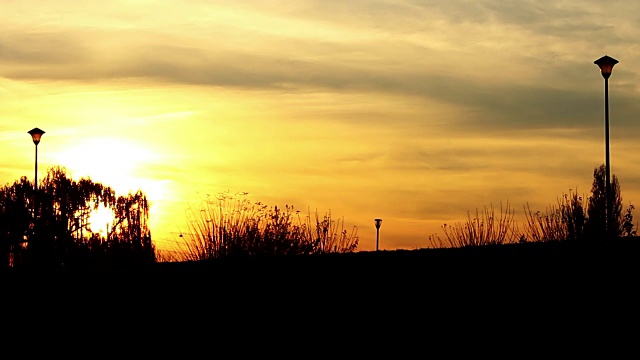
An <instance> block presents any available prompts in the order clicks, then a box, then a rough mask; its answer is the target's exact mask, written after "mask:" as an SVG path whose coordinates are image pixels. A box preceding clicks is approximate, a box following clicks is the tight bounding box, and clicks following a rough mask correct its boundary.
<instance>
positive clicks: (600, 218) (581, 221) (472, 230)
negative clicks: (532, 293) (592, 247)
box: [428, 165, 636, 248]
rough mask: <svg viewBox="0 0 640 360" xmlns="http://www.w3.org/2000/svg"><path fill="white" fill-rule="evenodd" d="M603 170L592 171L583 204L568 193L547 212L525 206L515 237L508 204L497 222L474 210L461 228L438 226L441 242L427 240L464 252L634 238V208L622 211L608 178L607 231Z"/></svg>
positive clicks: (616, 186) (489, 213)
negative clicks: (609, 208) (482, 247)
mask: <svg viewBox="0 0 640 360" xmlns="http://www.w3.org/2000/svg"><path fill="white" fill-rule="evenodd" d="M605 171H606V168H605V165H601V166H600V167H597V168H595V169H594V171H593V184H592V188H591V196H590V197H589V198H588V200H587V201H586V202H585V200H584V197H582V196H579V195H578V194H577V193H574V192H572V191H571V190H570V191H569V193H568V194H563V196H562V197H560V198H559V199H558V204H557V205H556V206H549V207H547V209H546V212H544V213H543V212H541V211H535V212H534V211H532V210H531V208H530V207H529V204H526V205H525V206H524V214H525V220H526V222H525V224H524V230H523V231H522V232H520V231H519V230H518V229H517V226H516V225H515V223H514V222H513V221H512V220H513V215H514V213H513V212H512V211H511V210H510V208H509V205H508V203H507V206H506V208H505V209H503V208H502V204H501V209H500V210H501V211H500V217H499V218H498V217H496V215H495V211H494V209H493V206H491V207H490V208H487V207H485V209H484V211H483V212H482V213H479V211H478V210H477V209H476V214H475V217H473V218H472V217H471V214H470V213H469V212H467V221H466V222H465V223H461V222H459V223H456V224H454V225H447V224H444V225H443V226H442V228H443V230H444V232H445V235H446V239H445V240H443V239H441V238H440V237H439V236H438V235H437V234H434V235H431V236H429V238H428V240H429V242H430V244H431V246H432V247H435V248H446V247H463V246H480V245H494V244H505V243H513V242H515V240H517V241H518V242H529V241H531V242H547V241H566V240H569V241H591V242H598V241H604V240H606V239H608V238H614V239H615V238H619V237H630V236H636V230H635V228H636V225H635V224H634V223H633V210H634V206H633V205H632V204H630V205H629V207H628V208H627V210H626V211H625V212H624V213H623V212H622V196H621V194H620V183H619V181H618V178H617V177H616V176H615V175H613V176H612V183H611V193H612V211H611V218H612V226H611V232H610V236H607V231H606V226H605V225H606V200H605V184H606V180H605Z"/></svg>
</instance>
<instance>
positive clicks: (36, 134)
mask: <svg viewBox="0 0 640 360" xmlns="http://www.w3.org/2000/svg"><path fill="white" fill-rule="evenodd" d="M28 133H29V134H30V135H31V139H32V140H33V143H34V144H35V145H36V175H35V180H34V183H33V188H34V190H37V189H38V144H40V138H41V137H42V134H44V131H42V130H41V129H38V128H33V129H31V130H29V131H28Z"/></svg>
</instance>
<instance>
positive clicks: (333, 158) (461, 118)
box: [0, 0, 640, 250]
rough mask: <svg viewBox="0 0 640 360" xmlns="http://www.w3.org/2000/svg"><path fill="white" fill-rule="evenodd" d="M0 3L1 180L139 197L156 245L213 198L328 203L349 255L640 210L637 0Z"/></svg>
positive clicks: (306, 205)
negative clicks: (492, 228) (52, 176)
mask: <svg viewBox="0 0 640 360" xmlns="http://www.w3.org/2000/svg"><path fill="white" fill-rule="evenodd" d="M511 4H512V5H508V6H507V5H505V3H504V2H503V1H498V0H494V1H450V2H431V1H423V2H420V1H401V0H397V1H377V2H373V1H357V0H356V1H349V2H346V3H343V2H331V1H305V0H303V1H296V2H291V1H270V2H264V1H242V2H238V1H181V2H179V4H178V3H177V2H176V3H169V2H165V1H153V0H145V1H134V2H131V1H110V2H108V3H104V4H102V3H101V4H99V5H98V4H95V3H91V2H89V3H86V4H84V5H82V4H80V3H78V2H76V1H70V0H65V1H60V0H53V1H19V2H2V3H1V4H0V12H2V13H3V14H11V16H5V17H4V19H3V21H2V23H0V109H1V112H0V115H1V116H0V151H1V153H2V154H3V156H2V158H1V159H0V181H1V182H2V183H11V182H13V181H14V180H16V179H18V178H19V177H20V176H29V177H30V176H33V171H34V169H33V160H34V159H33V158H34V152H33V151H34V145H33V143H32V142H31V140H30V137H29V135H28V134H27V131H28V130H30V129H32V128H34V127H39V128H41V129H43V130H44V131H45V132H46V133H45V135H44V136H43V138H42V142H41V143H40V145H39V147H38V151H39V152H38V161H39V171H40V172H39V173H40V174H42V173H44V172H45V171H46V169H47V168H48V167H50V166H54V165H61V166H64V167H66V168H67V169H68V170H69V172H70V174H71V175H72V176H73V177H74V178H79V177H81V176H90V177H91V178H92V179H93V180H95V181H98V182H102V183H103V184H105V185H110V186H112V187H114V188H115V189H116V191H118V192H119V193H126V192H127V191H130V190H131V191H135V190H137V189H138V188H141V189H142V190H143V191H144V192H145V193H146V194H147V195H148V197H149V199H150V201H151V206H152V217H151V227H152V236H153V239H154V240H155V241H156V243H157V244H158V245H159V247H163V246H165V245H166V244H170V243H171V241H172V239H175V236H176V234H177V233H178V231H180V229H185V228H186V216H185V211H187V208H188V207H189V204H193V203H197V202H198V201H199V199H201V197H202V196H203V194H218V193H221V192H227V191H228V192H230V193H236V192H248V193H249V195H248V197H249V198H250V199H252V200H254V201H261V202H263V203H266V204H268V205H271V206H284V205H285V204H286V205H293V206H295V207H296V208H297V209H300V210H302V211H304V212H306V210H307V209H311V211H312V212H313V211H314V210H316V209H317V210H318V211H319V212H320V213H321V214H322V213H325V212H328V211H331V213H332V216H333V217H334V218H342V217H344V222H345V225H346V226H347V227H348V228H350V227H351V226H357V227H358V235H359V236H360V246H359V250H372V249H374V248H375V226H374V221H373V220H374V219H375V218H382V219H383V223H382V227H381V228H380V247H381V248H382V249H397V248H405V249H410V248H421V247H426V246H428V245H429V243H428V236H429V235H431V234H434V233H439V234H440V235H441V236H442V235H443V233H442V231H441V228H440V227H441V226H442V225H443V224H444V223H447V224H452V223H455V222H456V221H464V219H465V218H466V213H467V211H472V212H473V211H475V209H476V208H480V209H481V208H482V207H484V206H485V205H490V204H494V205H499V204H500V202H503V203H504V202H507V201H508V202H509V203H510V204H511V206H512V208H513V209H514V210H516V216H520V215H522V213H523V206H524V205H526V204H527V203H529V204H530V205H531V206H532V207H533V208H535V209H539V210H544V209H545V207H546V206H548V205H549V204H555V203H556V201H557V198H558V197H559V196H561V195H562V194H563V193H566V192H568V191H570V190H572V191H576V189H577V191H578V192H579V193H581V194H585V195H587V196H588V193H589V191H590V188H591V182H592V179H593V170H594V168H596V167H597V166H599V165H600V164H602V163H604V161H605V159H604V121H603V120H604V101H603V93H604V92H603V88H604V86H603V84H604V82H603V79H602V77H601V76H600V74H599V70H598V68H597V66H596V65H594V64H593V61H594V60H596V59H597V58H599V57H601V56H603V55H605V54H606V55H610V56H612V57H614V58H616V59H618V60H619V61H620V63H619V64H618V65H616V67H615V68H614V71H613V75H612V76H611V79H610V90H609V95H610V114H611V135H610V136H611V137H610V138H611V167H612V173H614V174H616V176H618V177H619V179H620V183H621V188H622V196H623V201H624V202H625V204H628V203H630V202H631V203H636V202H638V201H640V170H639V169H638V167H637V165H636V162H637V159H636V154H639V153H640V145H638V141H637V139H638V138H639V136H640V128H639V126H640V122H638V121H637V114H638V113H639V110H640V106H639V104H640V103H639V102H638V101H637V98H638V92H639V89H638V85H637V84H638V83H640V82H639V81H638V80H639V79H638V78H639V76H638V69H640V67H639V65H640V47H638V45H637V39H638V38H639V37H640V23H638V21H637V19H636V14H637V13H638V12H639V10H640V5H636V4H634V3H631V2H627V1H611V2H608V3H606V4H605V3H602V2H597V1H577V2H576V1H573V2H556V3H548V2H543V1H517V2H513V3H511Z"/></svg>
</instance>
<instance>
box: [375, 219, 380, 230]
mask: <svg viewBox="0 0 640 360" xmlns="http://www.w3.org/2000/svg"><path fill="white" fill-rule="evenodd" d="M375 221H376V229H380V224H382V219H375Z"/></svg>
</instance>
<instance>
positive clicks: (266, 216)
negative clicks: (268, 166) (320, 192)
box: [174, 193, 359, 261]
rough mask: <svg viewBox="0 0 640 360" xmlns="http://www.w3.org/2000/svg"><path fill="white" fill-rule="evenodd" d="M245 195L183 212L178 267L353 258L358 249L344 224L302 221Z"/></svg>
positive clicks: (297, 215)
mask: <svg viewBox="0 0 640 360" xmlns="http://www.w3.org/2000/svg"><path fill="white" fill-rule="evenodd" d="M246 195H247V193H239V194H236V196H232V195H229V194H228V193H221V194H219V195H218V196H217V197H216V198H212V197H211V196H209V195H207V196H206V197H205V198H204V199H202V201H201V203H200V204H199V206H198V207H195V208H191V209H190V210H188V211H187V221H188V226H189V231H188V233H186V234H181V237H180V240H179V241H178V242H177V243H176V246H175V251H174V253H175V254H179V255H177V257H178V258H177V259H176V260H178V261H195V260H211V259H220V258H237V257H248V256H254V257H255V256H262V257H264V256H291V255H310V254H327V253H346V252H353V251H355V250H356V249H357V246H358V241H359V239H358V236H357V228H356V227H353V229H352V231H351V233H349V232H347V231H346V230H345V229H344V219H342V220H340V219H339V220H337V221H336V220H334V219H333V218H332V217H331V213H330V212H329V213H328V214H326V215H324V217H323V218H320V216H319V214H318V212H317V211H316V213H315V221H314V220H313V219H312V217H311V214H310V213H309V214H308V215H307V216H306V218H305V219H304V220H303V219H302V218H301V217H300V212H299V211H294V209H293V207H292V206H285V208H279V207H277V206H275V207H273V208H270V207H268V206H267V205H265V204H263V203H261V202H255V203H251V201H250V200H249V199H248V198H247V197H246Z"/></svg>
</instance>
